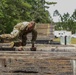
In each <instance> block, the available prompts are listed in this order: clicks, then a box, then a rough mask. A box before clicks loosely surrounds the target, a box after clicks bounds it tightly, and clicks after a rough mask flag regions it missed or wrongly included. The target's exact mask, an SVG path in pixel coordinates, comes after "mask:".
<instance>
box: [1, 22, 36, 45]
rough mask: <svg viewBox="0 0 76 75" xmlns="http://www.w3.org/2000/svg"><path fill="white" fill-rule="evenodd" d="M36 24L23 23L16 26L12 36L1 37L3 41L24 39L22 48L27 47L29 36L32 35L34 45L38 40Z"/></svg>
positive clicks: (3, 35)
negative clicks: (17, 38)
mask: <svg viewBox="0 0 76 75" xmlns="http://www.w3.org/2000/svg"><path fill="white" fill-rule="evenodd" d="M34 27H35V22H34V21H31V22H21V23H18V24H17V25H15V26H14V28H13V31H12V32H11V33H10V34H2V35H0V38H1V39H15V38H16V37H20V38H21V39H22V46H25V45H26V40H27V34H28V33H32V39H31V42H32V43H33V42H34V41H35V40H36V38H37V31H36V30H35V29H34Z"/></svg>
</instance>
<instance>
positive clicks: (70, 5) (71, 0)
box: [46, 0, 76, 22]
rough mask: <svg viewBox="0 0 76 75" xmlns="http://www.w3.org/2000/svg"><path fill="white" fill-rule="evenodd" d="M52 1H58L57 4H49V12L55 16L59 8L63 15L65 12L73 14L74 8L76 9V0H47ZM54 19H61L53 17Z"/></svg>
mask: <svg viewBox="0 0 76 75" xmlns="http://www.w3.org/2000/svg"><path fill="white" fill-rule="evenodd" d="M46 1H50V2H57V4H56V5H50V6H49V9H48V10H49V13H50V14H51V16H52V17H53V12H54V11H55V10H58V11H59V13H60V14H61V15H63V14H64V13H67V12H68V13H69V14H70V15H72V14H73V12H74V10H75V9H76V0H46ZM53 21H54V22H57V21H59V17H53Z"/></svg>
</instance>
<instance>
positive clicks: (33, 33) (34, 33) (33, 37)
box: [22, 29, 37, 46]
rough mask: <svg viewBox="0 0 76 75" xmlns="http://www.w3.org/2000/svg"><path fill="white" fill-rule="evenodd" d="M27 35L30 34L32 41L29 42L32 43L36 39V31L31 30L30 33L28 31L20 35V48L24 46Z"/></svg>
mask: <svg viewBox="0 0 76 75" xmlns="http://www.w3.org/2000/svg"><path fill="white" fill-rule="evenodd" d="M28 33H32V39H31V41H32V42H34V41H36V38H37V31H36V30H34V29H33V30H31V31H28V32H24V33H23V34H22V46H25V45H26V40H27V34H28Z"/></svg>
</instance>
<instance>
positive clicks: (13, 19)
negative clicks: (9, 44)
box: [0, 0, 56, 34]
mask: <svg viewBox="0 0 76 75" xmlns="http://www.w3.org/2000/svg"><path fill="white" fill-rule="evenodd" d="M45 4H47V5H51V4H56V3H55V2H46V1H45V0H0V34H2V33H10V32H11V31H12V28H13V26H14V25H15V24H17V23H19V22H22V21H31V20H34V21H35V22H37V23H38V22H40V23H50V22H51V16H50V15H49V12H48V10H46V8H48V6H46V5H45Z"/></svg>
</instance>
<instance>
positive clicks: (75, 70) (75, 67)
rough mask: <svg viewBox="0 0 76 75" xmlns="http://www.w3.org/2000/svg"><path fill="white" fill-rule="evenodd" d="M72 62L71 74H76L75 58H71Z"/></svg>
mask: <svg viewBox="0 0 76 75" xmlns="http://www.w3.org/2000/svg"><path fill="white" fill-rule="evenodd" d="M72 62H73V75H76V60H72Z"/></svg>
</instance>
